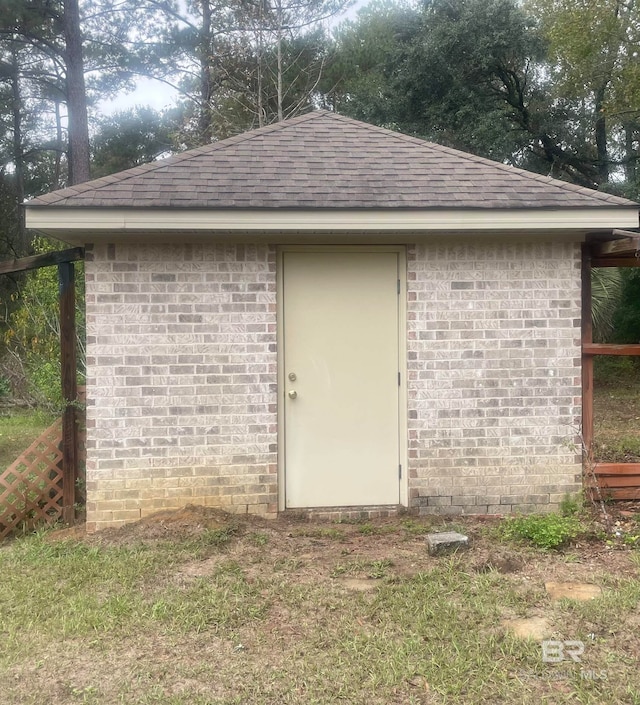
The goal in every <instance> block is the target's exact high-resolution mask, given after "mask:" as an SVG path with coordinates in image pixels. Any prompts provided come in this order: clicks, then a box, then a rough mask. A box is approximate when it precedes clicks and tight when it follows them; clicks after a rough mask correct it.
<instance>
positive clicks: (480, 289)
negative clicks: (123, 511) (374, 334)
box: [408, 240, 581, 513]
mask: <svg viewBox="0 0 640 705" xmlns="http://www.w3.org/2000/svg"><path fill="white" fill-rule="evenodd" d="M408 329H409V330H408V357H409V360H408V366H409V389H408V396H409V495H410V503H411V505H412V506H418V507H420V510H421V511H422V512H424V513H434V512H441V513H458V512H461V511H465V512H474V513H487V512H488V513H504V512H510V511H512V510H520V511H527V510H541V509H550V508H553V507H555V506H557V504H558V502H560V501H561V500H562V498H563V496H564V494H565V493H566V492H569V493H573V492H576V491H578V490H579V489H580V483H579V482H577V481H576V476H577V477H578V478H579V477H580V473H581V459H580V453H579V445H578V446H576V445H575V444H576V442H578V439H577V438H576V434H577V431H578V428H579V424H580V413H581V412H580V409H581V407H580V404H581V379H580V246H579V245H578V244H575V243H545V242H536V243H526V242H525V243H520V244H516V243H515V242H514V241H510V242H507V241H502V242H488V241H486V240H485V241H480V242H476V243H472V242H464V241H462V240H460V241H457V242H452V243H450V244H449V243H445V242H440V243H433V244H420V245H417V246H412V247H409V249H408Z"/></svg>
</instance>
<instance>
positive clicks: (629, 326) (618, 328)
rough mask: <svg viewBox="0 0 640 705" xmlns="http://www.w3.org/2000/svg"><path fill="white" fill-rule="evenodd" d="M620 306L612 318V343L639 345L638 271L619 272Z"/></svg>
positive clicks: (639, 281)
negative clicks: (620, 283)
mask: <svg viewBox="0 0 640 705" xmlns="http://www.w3.org/2000/svg"><path fill="white" fill-rule="evenodd" d="M621 278H622V293H621V300H620V305H619V306H618V308H617V309H616V312H615V314H614V317H613V327H614V333H613V336H612V337H613V342H615V343H640V269H635V268H633V269H631V268H630V269H623V270H621Z"/></svg>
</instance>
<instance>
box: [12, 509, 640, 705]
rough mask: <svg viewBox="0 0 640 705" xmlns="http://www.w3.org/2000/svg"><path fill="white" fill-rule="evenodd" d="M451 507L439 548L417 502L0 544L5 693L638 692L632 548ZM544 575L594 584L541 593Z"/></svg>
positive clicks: (62, 698)
mask: <svg viewBox="0 0 640 705" xmlns="http://www.w3.org/2000/svg"><path fill="white" fill-rule="evenodd" d="M461 521H462V524H460V525H459V526H458V527H457V528H461V529H464V530H465V531H466V532H467V533H469V535H470V536H471V539H472V547H471V548H470V549H469V550H468V551H465V552H463V553H460V554H458V555H455V556H443V557H430V556H428V555H427V552H426V550H425V542H424V533H425V532H426V531H427V530H428V529H429V524H427V523H425V522H423V521H421V520H417V519H400V518H399V519H397V520H394V521H387V522H380V523H376V522H373V523H367V524H316V523H303V522H297V521H295V520H294V519H286V518H281V519H278V520H277V521H273V522H267V521H262V520H259V519H257V518H243V519H238V520H234V519H231V518H230V517H228V516H227V515H224V514H223V513H221V512H217V511H214V510H202V509H199V510H196V509H193V510H187V511H183V512H180V513H177V514H170V513H167V514H166V515H165V516H159V517H156V518H155V519H152V520H146V521H144V522H141V523H139V524H137V525H132V526H129V527H124V528H123V529H120V530H107V531H104V532H100V533H99V534H95V535H94V536H89V537H86V536H83V535H82V534H81V533H80V532H79V531H78V530H74V529H70V530H63V531H59V532H53V533H48V534H41V535H38V536H32V537H25V538H21V539H18V540H15V541H12V542H8V543H6V544H4V545H3V546H0V574H1V575H2V588H1V590H0V631H1V632H2V641H1V642H0V643H1V644H2V647H1V648H0V693H2V696H1V700H2V703H3V705H18V704H20V705H30V704H33V705H36V704H37V705H41V704H42V703H56V704H66V703H69V704H71V703H101V704H102V703H109V704H110V703H139V704H141V705H142V704H144V705H147V704H152V703H158V704H163V705H205V704H209V703H211V704H213V703H219V704H225V705H232V704H237V705H240V704H241V703H242V704H244V703H250V704H254V703H255V704H256V705H261V704H266V703H269V704H273V705H275V704H281V703H309V704H311V705H313V704H314V703H327V704H328V703H362V704H363V705H365V704H366V705H370V704H371V705H376V704H378V703H379V704H380V705H382V704H383V703H384V704H387V703H392V704H398V705H399V704H403V705H404V704H411V703H434V704H436V703H437V704H440V703H442V704H448V703H465V704H466V703H469V704H473V703H482V704H483V705H487V704H489V703H491V704H493V703H505V704H506V703H509V704H511V703H525V704H526V703H541V702H548V703H554V704H559V703H593V704H594V705H596V704H598V705H602V704H604V703H611V704H614V703H615V704H618V703H630V704H636V705H637V704H638V703H640V672H639V669H638V659H639V657H640V551H637V550H628V549H625V550H622V549H618V548H615V549H614V548H612V547H610V546H607V545H605V543H603V542H591V543H589V542H586V541H584V542H582V543H581V544H578V545H574V546H573V547H571V548H568V549H566V550H564V551H563V552H542V551H539V550H536V549H533V548H525V547H521V546H514V545H512V544H506V543H503V542H501V541H500V540H499V539H498V538H496V537H495V535H494V534H492V532H491V530H490V529H489V528H487V526H486V525H485V524H481V523H479V522H473V521H471V520H470V519H467V520H461ZM440 528H441V527H440ZM547 581H583V582H587V583H594V584H596V585H599V586H600V587H601V588H602V595H601V596H600V597H597V598H596V599H594V600H591V601H589V602H577V601H573V600H566V599H565V600H560V601H552V600H551V599H550V597H549V595H548V594H547V592H546V591H545V582H547ZM517 618H538V622H539V623H540V624H542V629H543V632H544V634H542V635H538V636H536V637H534V638H528V639H525V638H521V637H518V636H515V635H514V633H513V632H512V630H511V627H510V625H512V624H513V622H512V621H511V620H515V619H517ZM545 637H547V638H550V639H555V640H559V641H576V640H577V641H581V642H584V653H583V655H582V656H581V662H574V661H573V660H565V661H563V662H561V663H545V662H544V661H543V659H542V646H541V640H542V639H543V638H545Z"/></svg>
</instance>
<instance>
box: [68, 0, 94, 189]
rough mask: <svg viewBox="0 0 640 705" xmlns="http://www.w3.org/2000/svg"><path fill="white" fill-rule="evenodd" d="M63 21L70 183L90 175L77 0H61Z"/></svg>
mask: <svg viewBox="0 0 640 705" xmlns="http://www.w3.org/2000/svg"><path fill="white" fill-rule="evenodd" d="M63 23H64V39H65V46H66V50H65V57H64V58H65V69H66V73H67V110H68V112H69V118H68V119H69V184H71V185H73V184H79V183H82V182H83V181H88V180H89V178H90V173H89V125H88V121H87V94H86V91H85V85H84V62H83V59H82V34H81V33H80V11H79V9H78V0H65V1H64V15H63Z"/></svg>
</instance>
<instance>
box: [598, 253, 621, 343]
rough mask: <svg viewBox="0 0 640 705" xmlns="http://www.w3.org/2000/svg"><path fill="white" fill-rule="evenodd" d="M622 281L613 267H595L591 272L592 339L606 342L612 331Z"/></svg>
mask: <svg viewBox="0 0 640 705" xmlns="http://www.w3.org/2000/svg"><path fill="white" fill-rule="evenodd" d="M622 286H623V279H622V275H621V271H620V270H619V269H617V268H615V267H606V268H601V267H596V268H594V269H592V270H591V313H592V317H593V339H594V340H595V341H596V342H598V343H605V342H608V341H609V339H610V337H611V335H612V333H613V329H614V318H615V314H616V310H617V307H618V306H619V304H620V299H621V297H622V292H623V289H622Z"/></svg>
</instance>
